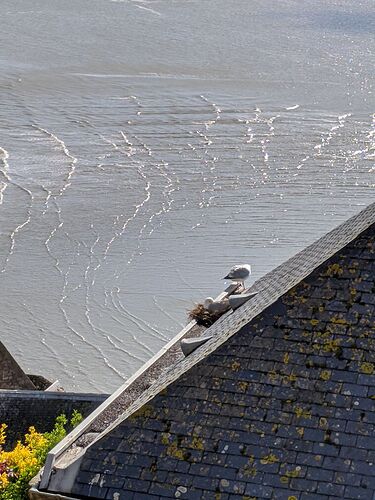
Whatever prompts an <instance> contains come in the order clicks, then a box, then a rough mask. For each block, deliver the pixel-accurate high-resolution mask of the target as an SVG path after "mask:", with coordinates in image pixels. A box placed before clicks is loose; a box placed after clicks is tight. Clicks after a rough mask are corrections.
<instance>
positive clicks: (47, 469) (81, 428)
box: [35, 284, 238, 498]
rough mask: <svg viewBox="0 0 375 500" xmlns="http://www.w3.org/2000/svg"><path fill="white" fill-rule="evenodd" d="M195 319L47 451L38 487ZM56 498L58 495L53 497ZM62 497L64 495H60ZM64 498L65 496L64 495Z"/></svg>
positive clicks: (231, 289)
mask: <svg viewBox="0 0 375 500" xmlns="http://www.w3.org/2000/svg"><path fill="white" fill-rule="evenodd" d="M237 288H238V284H231V285H229V286H228V287H227V288H226V289H225V290H224V292H222V293H221V294H219V295H218V296H217V297H216V299H215V300H220V299H223V298H224V297H226V296H228V295H230V294H231V293H233V292H234V291H235V290H236V289H237ZM196 324H197V323H196V321H195V320H194V321H190V323H189V324H188V325H186V326H185V327H184V328H183V329H182V330H181V331H180V332H179V333H178V334H177V335H176V336H175V337H173V339H172V340H170V341H169V342H168V343H167V344H165V345H164V346H163V347H162V348H161V349H160V351H158V352H157V353H156V354H155V355H154V356H152V358H150V359H149V360H148V361H146V363H145V364H144V365H142V366H141V368H140V369H139V370H137V371H136V372H135V373H134V375H132V376H131V377H130V378H128V379H127V381H126V382H125V383H124V384H123V385H121V386H120V387H119V388H118V389H117V390H116V391H115V392H114V393H113V394H112V395H111V396H109V398H107V399H106V400H105V401H104V402H103V403H102V404H101V405H100V406H98V408H96V410H94V411H93V412H92V413H90V415H89V416H88V417H87V418H85V420H83V421H82V422H81V423H80V424H79V425H77V427H76V428H75V429H73V430H72V432H70V433H69V434H68V435H67V436H66V437H65V438H64V439H63V440H62V441H60V442H59V443H58V444H57V445H56V446H55V447H54V448H52V450H51V451H50V452H49V453H48V455H47V458H46V462H45V464H44V468H43V471H42V475H41V480H40V484H39V488H41V489H47V488H48V484H49V480H50V477H51V473H52V470H53V467H54V465H55V463H56V460H57V459H58V458H59V457H60V456H61V455H62V454H63V453H64V452H65V451H66V450H67V449H68V448H69V447H70V446H71V445H72V444H73V443H74V442H75V441H77V439H78V438H79V437H80V436H81V435H82V434H84V432H85V431H86V430H87V429H88V428H89V427H90V426H91V424H92V423H93V422H94V421H95V419H96V418H97V417H98V416H99V415H100V414H101V413H103V412H104V411H105V410H106V409H107V408H108V406H110V405H111V404H112V403H113V402H114V401H115V400H116V399H117V398H118V397H119V396H121V395H122V393H123V392H124V391H125V390H126V389H127V388H128V387H129V386H130V385H131V384H132V383H133V382H135V381H136V380H137V379H138V378H139V377H140V376H141V375H142V374H143V373H144V372H145V371H146V370H148V369H149V368H150V367H151V366H152V365H153V364H154V363H155V362H156V361H158V360H159V359H160V358H161V357H162V356H164V354H166V352H168V351H169V350H170V349H171V347H173V346H174V345H175V344H177V342H179V341H180V340H181V339H182V338H183V337H185V336H186V335H187V334H188V333H189V331H190V330H191V329H192V328H193V327H194V326H196ZM116 420H117V419H116ZM35 498H37V497H35ZM55 498H58V497H55ZM60 498H64V497H60ZM65 498H66V497H65Z"/></svg>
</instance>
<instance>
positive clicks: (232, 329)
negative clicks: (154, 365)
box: [107, 203, 375, 432]
mask: <svg viewBox="0 0 375 500" xmlns="http://www.w3.org/2000/svg"><path fill="white" fill-rule="evenodd" d="M374 223H375V203H373V204H371V205H369V206H368V207H366V208H365V209H364V210H362V211H361V212H359V213H358V214H357V215H355V216H353V217H351V218H350V219H348V220H347V221H346V222H344V223H343V224H341V225H340V226H338V227H337V228H335V229H333V230H332V231H330V232H329V233H327V234H326V235H324V236H322V237H321V238H320V239H319V240H317V241H316V242H314V243H313V244H312V245H310V246H308V247H307V248H306V249H304V250H302V251H301V252H299V253H297V254H296V255H294V256H293V257H292V258H290V259H289V260H287V261H286V262H285V263H283V264H281V265H280V266H278V267H277V268H275V269H274V270H273V271H271V272H270V273H268V274H266V275H265V276H264V277H263V278H261V279H259V280H258V281H257V282H256V283H255V284H254V286H253V287H252V288H251V289H250V291H257V292H258V294H257V295H256V296H255V297H254V298H252V299H251V300H250V301H249V302H247V303H245V304H244V305H243V306H241V307H240V308H238V309H237V310H236V311H234V312H233V313H232V314H230V315H224V316H223V317H222V318H220V319H219V320H218V321H216V322H215V323H214V324H213V325H212V326H211V327H210V328H208V329H207V330H206V331H205V335H207V336H208V335H212V337H213V338H212V339H211V340H210V341H208V342H207V343H206V344H204V345H203V346H202V347H200V348H199V349H197V350H196V351H195V352H193V353H192V354H190V355H189V356H188V357H187V358H184V359H180V360H179V361H178V362H177V363H176V364H175V365H173V366H172V367H171V369H169V370H168V371H166V372H165V373H163V374H162V376H161V377H159V379H158V380H157V381H156V382H155V383H154V384H153V385H152V386H151V387H150V388H149V389H148V390H147V391H145V392H144V393H143V394H142V395H141V396H140V397H139V398H138V399H137V400H136V401H135V402H134V403H133V404H132V405H131V406H129V407H127V408H126V409H125V410H124V412H123V413H122V415H121V416H120V417H119V418H118V419H117V420H116V421H115V422H114V423H113V424H112V425H110V426H109V427H108V428H107V432H108V431H110V430H111V429H112V428H114V427H116V426H117V425H118V424H119V423H120V422H121V421H122V420H125V419H126V418H127V417H128V416H129V415H131V414H132V413H133V412H134V411H136V410H137V409H139V408H141V407H142V406H143V405H144V404H146V403H147V402H148V401H149V400H150V399H152V398H153V397H154V396H155V395H157V394H158V393H159V392H160V391H162V390H163V389H164V388H165V387H167V386H168V385H169V384H171V383H172V382H173V381H174V380H177V379H178V377H180V376H181V375H182V374H183V373H185V372H187V371H188V370H189V369H190V368H191V367H193V366H194V365H195V364H197V363H198V362H199V361H201V360H202V359H204V358H206V357H207V356H208V355H209V354H210V353H211V352H213V351H215V349H217V348H218V347H219V346H220V345H222V344H223V343H224V342H226V341H227V340H228V339H229V338H230V337H231V336H232V335H234V334H235V333H236V332H238V331H239V330H240V329H241V328H242V327H243V326H244V325H246V324H247V323H249V322H250V321H251V320H252V319H254V318H255V317H256V316H257V315H258V314H260V313H261V312H262V311H264V310H265V309H266V308H267V307H268V306H270V305H271V304H273V303H274V302H275V301H276V300H277V299H278V298H279V297H281V296H282V295H284V294H285V293H286V292H287V291H288V290H290V289H291V288H293V287H294V286H295V285H297V284H298V283H300V282H301V281H302V280H303V279H304V278H306V277H307V276H309V275H310V274H311V273H312V272H313V271H314V270H315V269H316V268H317V267H318V266H320V265H321V264H322V263H324V262H325V261H327V259H329V258H330V257H332V256H333V255H334V254H335V253H336V252H338V251H339V250H341V249H342V248H344V247H345V246H346V245H347V244H348V243H350V242H351V241H353V240H354V239H355V238H357V236H358V235H360V234H361V233H362V232H363V231H365V230H366V229H367V228H369V227H370V226H371V225H372V224H374Z"/></svg>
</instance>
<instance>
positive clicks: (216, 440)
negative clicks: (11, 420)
mask: <svg viewBox="0 0 375 500" xmlns="http://www.w3.org/2000/svg"><path fill="white" fill-rule="evenodd" d="M374 222H375V204H373V205H371V206H370V207H368V208H367V209H365V210H363V211H362V212H361V213H360V214H358V215H357V216H355V217H353V218H352V219H350V220H349V221H347V222H346V223H344V224H343V225H341V226H339V227H338V228H337V229H335V230H334V231H332V232H331V233H329V234H328V235H326V236H324V237H323V238H321V239H320V240H319V241H318V242H316V243H315V244H313V245H311V246H310V247H308V248H307V249H306V250H304V251H303V252H300V253H299V254H297V255H296V256H295V257H293V258H292V259H290V260H289V261H288V262H287V263H285V264H283V265H282V266H280V267H279V268H277V269H275V270H274V271H273V272H271V273H269V274H268V275H267V276H265V277H264V278H263V279H261V280H259V281H258V282H257V283H256V284H255V286H254V288H255V289H257V290H259V293H258V295H257V296H256V297H255V298H254V299H252V300H251V301H250V302H249V303H247V304H245V305H244V306H242V307H241V308H240V309H239V310H237V311H236V312H234V313H233V314H231V315H230V316H227V317H225V318H223V319H222V320H219V321H218V322H217V323H215V325H213V327H211V328H210V333H211V334H213V335H214V338H213V339H212V340H211V341H209V342H208V343H207V344H205V345H204V346H203V347H201V348H199V349H198V350H197V351H196V352H195V353H193V354H191V355H190V356H189V357H188V358H186V359H184V360H182V361H180V362H178V363H177V364H176V365H175V366H174V367H173V368H172V369H171V370H170V371H169V372H167V373H166V374H164V375H163V376H162V377H161V378H160V379H159V380H158V381H157V382H156V383H155V384H154V385H153V386H152V387H151V388H150V389H149V390H148V391H146V392H145V393H144V394H143V395H142V396H141V397H140V398H139V399H138V400H137V401H136V402H135V403H134V404H133V405H132V406H131V407H130V408H128V409H127V410H126V411H125V412H124V414H123V415H122V417H121V419H119V420H118V421H117V422H116V424H115V425H112V426H111V427H110V428H109V429H108V431H107V432H106V433H105V435H104V437H102V438H101V439H100V440H98V441H97V442H95V443H94V444H93V445H92V446H90V447H89V448H88V449H87V452H86V455H85V457H84V459H83V461H82V463H81V466H80V471H79V474H78V476H77V478H76V481H75V484H74V488H73V494H76V495H79V496H80V497H87V498H92V497H94V498H111V499H116V500H120V499H122V498H126V499H131V498H161V497H170V498H178V497H181V498H189V499H190V498H215V499H216V498H217V499H225V498H233V499H234V498H274V499H278V498H280V499H281V498H285V499H288V500H294V499H298V500H299V499H301V500H309V499H314V500H320V499H328V498H329V499H331V498H332V499H333V498H359V499H361V498H366V500H367V499H368V498H372V495H373V492H374V489H375V485H374V481H373V479H372V476H373V472H374V470H373V465H372V464H373V460H374V459H375V451H374V450H375V446H374V443H373V442H372V438H373V437H374V432H373V431H374V424H375V418H374V416H375V413H374V401H373V398H374V385H375V384H374V375H373V370H374V361H375V359H374V340H373V333H374V310H375V302H374V291H375V290H374V286H375V285H374V276H375V263H374V256H375V249H374V232H375V228H374ZM350 242H352V243H351V244H349V243H350ZM306 278H307V279H306ZM296 285H298V286H296ZM234 333H236V335H234ZM233 335H234V336H233ZM223 344H224V345H223ZM148 402H149V404H147V405H145V403H148ZM137 410H138V411H137ZM127 417H129V418H127ZM52 489H53V488H52Z"/></svg>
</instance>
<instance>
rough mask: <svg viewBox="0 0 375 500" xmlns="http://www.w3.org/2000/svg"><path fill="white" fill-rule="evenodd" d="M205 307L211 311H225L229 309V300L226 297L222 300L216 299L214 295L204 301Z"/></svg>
mask: <svg viewBox="0 0 375 500" xmlns="http://www.w3.org/2000/svg"><path fill="white" fill-rule="evenodd" d="M203 306H204V308H205V309H206V310H207V311H208V312H211V313H219V314H221V313H225V312H226V311H228V309H229V307H230V306H229V300H228V298H227V297H224V298H223V299H221V300H214V299H213V298H212V297H207V299H205V301H204V303H203Z"/></svg>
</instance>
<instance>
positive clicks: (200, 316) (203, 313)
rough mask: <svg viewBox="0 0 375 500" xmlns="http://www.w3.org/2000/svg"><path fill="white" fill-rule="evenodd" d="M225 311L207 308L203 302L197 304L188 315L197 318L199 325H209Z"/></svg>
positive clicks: (193, 318) (191, 318) (190, 317)
mask: <svg viewBox="0 0 375 500" xmlns="http://www.w3.org/2000/svg"><path fill="white" fill-rule="evenodd" d="M222 314H223V313H216V312H215V313H213V312H210V311H208V310H207V309H205V307H204V306H203V304H196V305H195V306H194V307H193V309H191V311H189V312H188V317H189V319H190V320H195V321H196V322H197V324H198V325H202V326H206V327H209V326H211V325H212V324H213V323H215V321H216V320H217V319H219V318H220V316H222Z"/></svg>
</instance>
